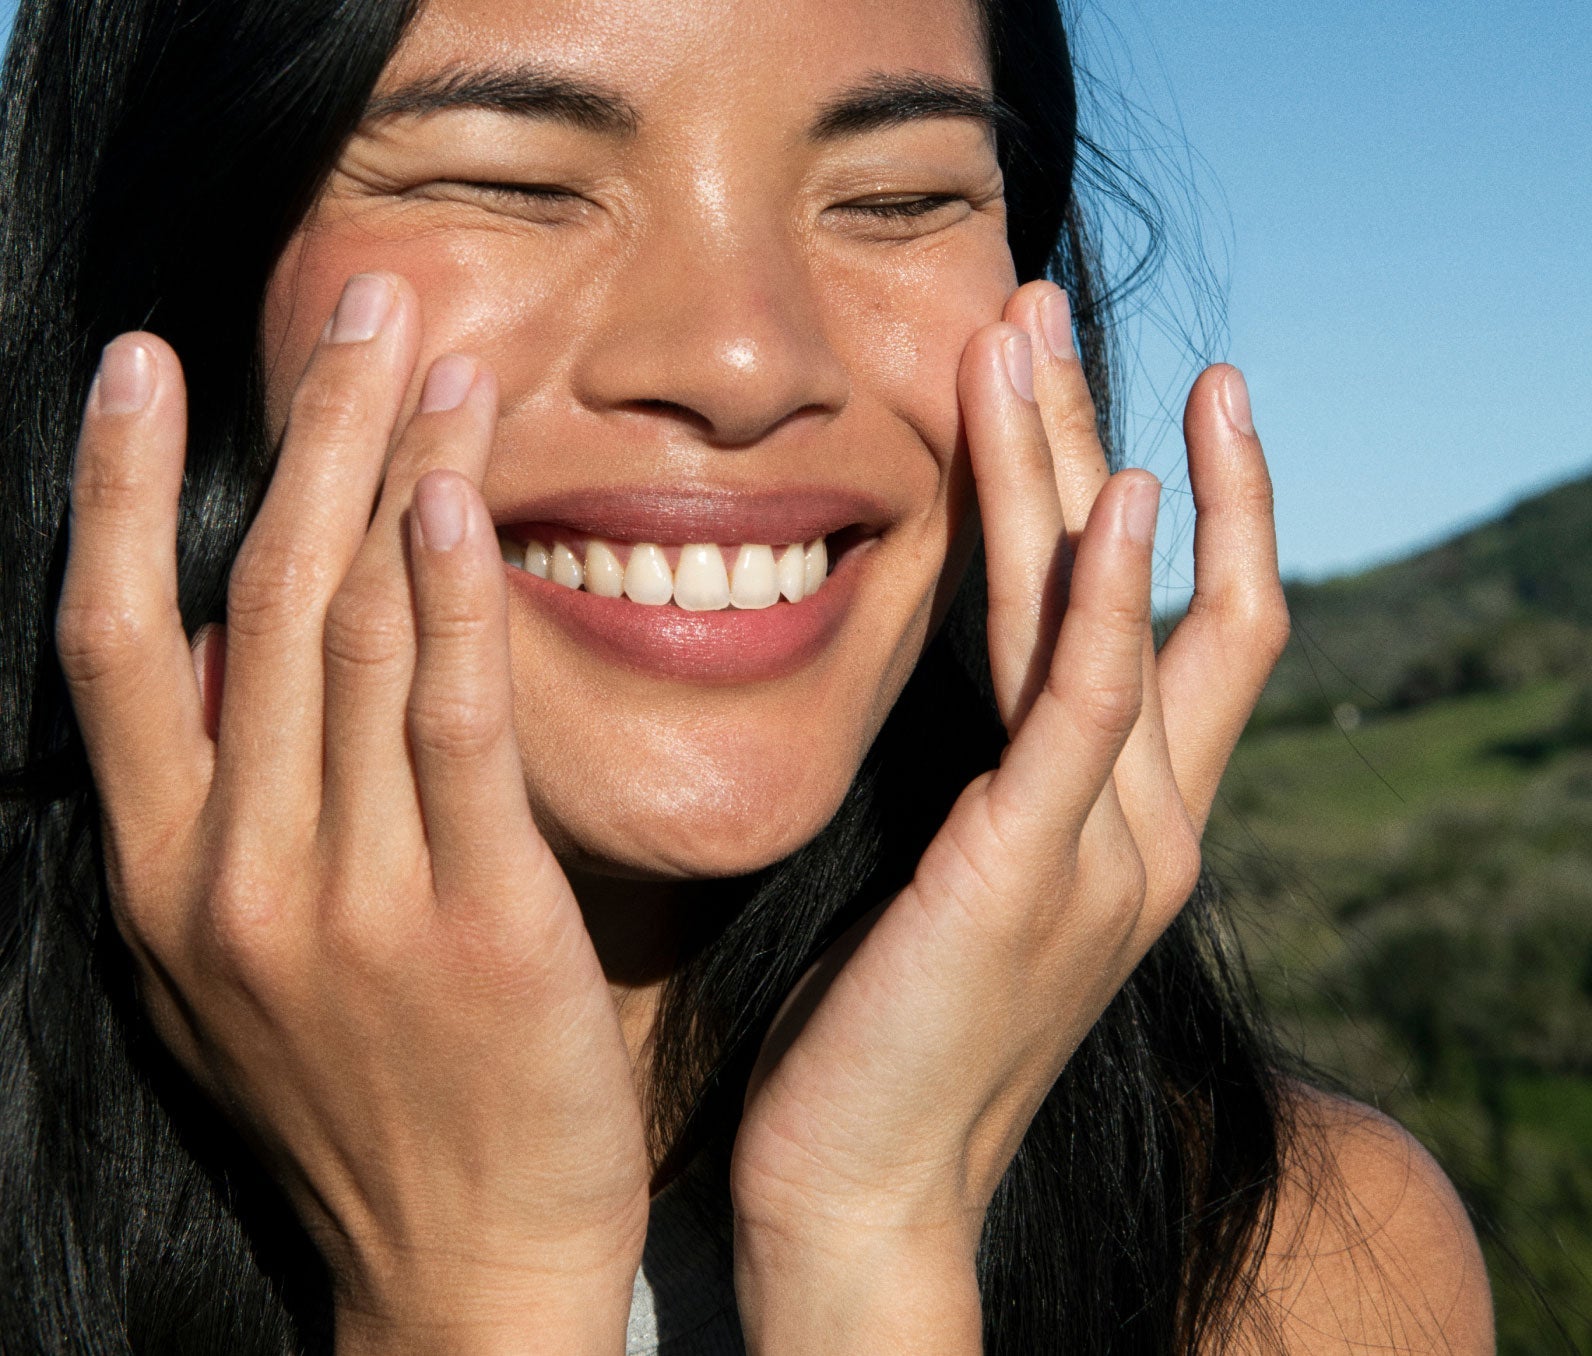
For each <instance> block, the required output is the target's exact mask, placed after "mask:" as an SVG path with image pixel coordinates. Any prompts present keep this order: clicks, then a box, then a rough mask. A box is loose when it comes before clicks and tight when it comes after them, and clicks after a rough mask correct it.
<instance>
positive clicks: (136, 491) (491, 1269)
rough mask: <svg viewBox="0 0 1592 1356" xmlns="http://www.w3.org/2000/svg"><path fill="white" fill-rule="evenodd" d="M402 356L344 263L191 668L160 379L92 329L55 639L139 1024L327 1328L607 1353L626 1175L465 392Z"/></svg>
mask: <svg viewBox="0 0 1592 1356" xmlns="http://www.w3.org/2000/svg"><path fill="white" fill-rule="evenodd" d="M418 349H419V324H418V305H417V303H416V300H415V297H414V294H413V291H412V290H411V289H410V288H409V287H408V285H407V284H405V283H404V282H402V281H401V280H399V279H395V278H392V277H389V276H386V275H371V276H368V277H364V278H356V279H353V280H351V281H350V284H349V287H348V289H347V291H345V293H344V297H343V300H342V302H341V303H340V305H339V309H338V314H337V318H336V320H335V321H334V322H333V323H332V324H331V325H329V326H328V330H327V334H326V336H325V338H324V339H323V342H322V343H321V345H320V346H319V347H318V348H317V350H316V352H315V353H314V355H313V357H312V358H311V360H310V362H309V365H308V368H307V370H306V372H305V374H304V377H303V379H302V381H301V382H300V384H299V387H298V389H297V392H296V394H295V397H294V400H293V404H292V409H291V412H290V415H289V417H288V423H287V429H286V432H285V434H284V437H283V441H282V447H281V455H280V461H279V464H278V466H277V470H276V473H275V475H274V477H273V479H272V483H271V486H270V490H269V493H268V494H267V496H266V498H265V502H264V504H263V506H262V508H261V509H260V512H259V515H258V517H257V518H256V520H255V522H254V524H253V526H252V527H251V529H250V531H249V534H248V537H247V539H246V541H245V543H244V545H243V548H242V550H241V551H240V553H239V555H238V559H237V562H236V564H235V566H234V568H233V570H232V575H231V579H230V582H229V591H228V611H227V626H226V628H225V631H224V634H223V632H222V631H221V630H219V629H209V630H207V631H206V632H204V633H202V635H201V638H200V640H199V643H198V645H197V646H196V650H195V653H194V654H193V655H190V651H189V644H188V640H187V638H186V636H185V635H184V634H183V630H182V626H181V622H180V619H179V614H178V610H177V571H176V527H177V502H178V490H179V486H180V484H181V479H182V469H183V455H184V438H185V429H184V421H185V403H184V390H183V381H182V373H181V370H180V367H179V365H178V362H177V359H176V356H175V355H174V354H173V353H172V351H171V350H170V349H169V348H168V347H167V346H166V345H165V344H164V343H163V342H162V341H161V340H159V339H157V338H155V337H154V336H153V335H149V334H134V335H123V336H121V337H120V338H118V339H117V340H116V341H115V342H114V343H113V344H111V345H110V346H109V347H108V349H107V354H106V357H105V359H104V360H103V364H102V367H101V371H100V374H99V376H98V378H97V380H96V383H95V388H94V390H93V391H92V392H91V393H90V396H89V399H88V403H87V409H86V411H85V415H84V422H83V430H82V435H81V441H80V445H79V449H78V457H77V464H76V470H75V477H74V483H73V492H72V527H71V551H70V556H69V559H68V564H67V570H66V578H65V583H64V591H63V596H62V602H61V609H60V613H59V617H58V624H57V635H58V641H59V650H60V656H61V662H62V667H63V669H64V671H65V673H66V676H67V679H68V681H69V683H70V686H71V691H72V698H73V702H74V705H75V708H76V712H77V716H78V720H79V722H80V724H81V727H82V731H83V737H84V740H85V743H86V745H87V748H88V753H89V757H90V759H91V762H92V765H93V771H94V778H95V783H96V786H97V788H98V791H99V795H100V799H101V804H102V809H103V815H104V828H105V844H106V867H107V875H108V879H109V882H110V888H111V902H112V907H113V910H114V914H115V917H116V921H117V924H118V926H119V928H120V929H121V932H122V935H123V937H124V938H125V939H126V942H127V944H128V946H129V948H130V950H131V951H132V954H133V956H134V958H135V961H136V963H137V967H138V972H139V976H140V981H141V988H142V990H143V994H144V997H145V999H146V1002H147V1005H148V1008H149V1011H150V1014H151V1016H152V1018H153V1020H154V1023H155V1026H156V1027H157V1029H158V1030H159V1032H160V1034H161V1036H162V1037H163V1039H164V1040H165V1041H166V1043H167V1044H168V1045H169V1046H170V1047H171V1049H172V1050H173V1051H174V1052H175V1054H176V1056H177V1058H178V1059H179V1060H180V1061H181V1062H182V1063H183V1065H184V1066H185V1067H186V1068H187V1069H188V1071H189V1072H190V1073H191V1074H192V1075H193V1076H194V1078H195V1079H196V1080H197V1081H198V1082H199V1083H200V1084H201V1085H202V1086H203V1087H204V1088H206V1089H207V1090H208V1091H209V1092H210V1093H211V1094H213V1095H214V1097H215V1098H216V1099H217V1100H218V1101H219V1102H220V1103H221V1105H222V1106H223V1107H225V1108H226V1109H227V1110H228V1111H229V1112H230V1113H231V1114H232V1115H233V1117H234V1118H235V1119H236V1120H237V1121H238V1123H239V1124H240V1125H241V1126H242V1127H243V1129H244V1130H245V1132H246V1133H247V1134H248V1135H249V1136H250V1137H251V1139H252V1140H253V1141H254V1142H255V1143H256V1144H257V1146H258V1148H259V1149H260V1151H261V1153H262V1155H263V1156H264V1158H265V1160H266V1161H267V1163H268V1164H269V1165H270V1166H271V1168H272V1169H273V1171H274V1172H275V1173H276V1174H277V1175H278V1176H279V1178H280V1180H281V1181H282V1183H283V1185H284V1186H285V1188H286V1190H287V1192H288V1195H289V1196H290V1198H291V1199H292V1201H293V1203H294V1205H295V1207H296V1209H297V1210H298V1212H299V1214H300V1216H301V1218H302V1220H303V1221H304V1223H305V1225H306V1226H307V1228H308V1229H309V1231H310V1233H311V1234H312V1236H313V1237H314V1238H315V1240H316V1242H317V1244H318V1246H319V1247H320V1248H321V1250H322V1252H323V1254H324V1256H325V1258H326V1261H327V1263H328V1264H329V1266H330V1267H331V1270H332V1274H333V1278H334V1283H335V1288H336V1297H337V1307H338V1346H339V1350H341V1351H346V1350H356V1349H357V1350H375V1349H388V1348H395V1347H401V1349H403V1350H424V1349H430V1348H431V1347H432V1346H435V1347H436V1348H437V1349H444V1348H445V1349H447V1350H449V1351H475V1350H495V1349H500V1348H501V1349H505V1350H507V1349H512V1350H524V1349H526V1347H525V1344H524V1338H525V1334H526V1330H527V1329H528V1328H529V1329H530V1330H532V1331H534V1332H535V1334H536V1341H537V1343H538V1345H537V1347H536V1349H537V1350H541V1351H552V1350H563V1349H566V1347H567V1348H568V1349H579V1350H599V1349H612V1350H617V1349H619V1345H620V1344H621V1342H622V1338H621V1336H620V1335H621V1334H622V1333H623V1331H624V1324H625V1319H626V1316H627V1314H628V1311H629V1301H630V1289H631V1282H632V1279H633V1278H634V1275H635V1271H636V1267H637V1265H638V1263H639V1260H640V1255H641V1244H642V1239H643V1237H644V1236H645V1232H646V1219H647V1200H648V1175H649V1174H648V1162H647V1156H646V1151H645V1145H644V1138H643V1134H642V1123H641V1116H640V1111H639V1108H638V1104H637V1099H636V1096H635V1093H634V1090H633V1087H632V1081H631V1069H630V1063H629V1059H628V1056H627V1054H626V1050H625V1044H624V1041H623V1039H622V1037H621V1033H620V1028H619V1024H618V1020H617V1018H616V1016H615V1012H614V1008H613V1004H612V1002H611V999H610V996H609V991H608V988H607V984H606V982H605V980H604V977H603V973H602V970H601V967H600V966H599V964H598V961H597V957H596V955H595V953H594V952H593V950H592V946H591V943H590V940H589V937H588V935H587V933H586V929H585V926H584V924H583V922H582V919H581V914H580V911H579V908H578V906H577V904H576V901H575V899H574V896H573V895H572V893H571V891H570V888H569V885H568V883H567V882H566V880H565V878H564V876H563V874H562V872H561V870H560V868H559V866H558V863H557V862H556V861H555V859H554V857H553V855H552V853H551V851H550V850H549V849H548V847H547V845H546V844H545V842H544V841H543V840H542V838H541V837H540V835H539V834H538V832H537V830H536V828H535V826H534V824H533V823H532V820H531V813H530V809H529V806H528V803H527V799H526V793H525V785H524V780H523V776H522V772H521V767H520V758H519V752H518V745H517V743H516V740H515V734H514V728H513V723H512V719H511V707H510V677H509V657H508V639H507V621H506V594H505V588H506V585H505V580H504V576H503V570H502V564H501V561H500V558H499V553H498V546H497V541H496V537H495V534H494V531H493V528H492V524H491V522H490V520H489V518H488V515H487V511H486V507H485V505H484V503H483V502H482V500H481V498H480V495H479V493H478V492H477V490H476V488H475V486H476V485H477V484H478V483H479V480H480V478H481V476H482V474H483V472H484V469H485V466H486V462H487V458H488V454H489V452H490V449H491V443H492V435H493V430H494V426H495V423H496V414H497V394H496V384H495V381H494V379H493V377H492V375H491V373H490V372H488V371H487V370H486V369H484V368H482V367H480V366H479V365H478V364H477V363H475V362H474V361H473V360H471V359H469V358H466V357H462V356H459V355H450V356H446V357H442V358H439V359H438V360H437V361H436V362H435V363H434V364H433V365H432V366H431V368H430V371H429V373H428V375H427V377H426V381H425V384H424V387H423V390H422V392H420V393H419V395H418V409H416V411H415V413H414V414H413V415H412V417H408V418H407V420H405V419H403V418H401V415H402V413H403V411H404V410H405V409H406V408H409V407H412V406H413V405H414V403H415V398H414V397H413V396H412V395H411V394H410V385H411V374H412V373H413V371H414V367H415V360H416V354H417V352H418ZM399 427H401V434H398V433H395V429H397V428H399ZM389 447H390V448H391V457H390V464H387V462H388V454H389ZM373 505H374V516H372V508H373ZM411 579H412V588H411ZM196 668H197V670H198V671H197V672H196Z"/></svg>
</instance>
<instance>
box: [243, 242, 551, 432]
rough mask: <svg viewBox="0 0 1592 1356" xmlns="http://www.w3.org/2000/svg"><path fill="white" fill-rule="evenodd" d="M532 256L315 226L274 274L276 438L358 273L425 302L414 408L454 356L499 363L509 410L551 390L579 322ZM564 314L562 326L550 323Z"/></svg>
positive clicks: (270, 299) (509, 245)
mask: <svg viewBox="0 0 1592 1356" xmlns="http://www.w3.org/2000/svg"><path fill="white" fill-rule="evenodd" d="M524 255H525V251H524V250H523V248H520V247H518V246H517V245H516V243H515V242H514V241H513V240H512V239H511V238H509V237H508V236H506V235H500V234H497V233H493V232H472V233H469V234H466V233H444V232H438V233H436V234H434V235H426V234H415V233H412V232H411V233H409V234H407V235H405V236H403V237H394V238H391V239H388V238H385V237H383V236H382V235H381V234H380V233H378V232H374V231H370V230H367V229H365V228H363V227H360V228H356V229H337V228H330V227H326V226H309V227H306V228H305V229H304V230H302V231H301V232H300V233H299V234H298V235H297V236H295V237H294V239H293V241H292V242H291V244H290V245H289V247H288V249H287V250H286V251H285V252H284V253H283V255H282V258H281V259H280V260H279V261H278V263H277V266H276V268H275V269H274V270H273V272H272V275H271V279H270V282H269V284H268V286H267V289H266V296H265V305H264V308H263V313H262V321H261V332H260V351H261V355H262V358H263V362H264V369H265V374H266V412H267V418H268V420H269V423H270V428H271V432H272V436H273V437H274V436H277V435H279V434H280V433H281V430H282V427H283V425H284V424H285V423H286V419H287V409H288V403H289V401H290V399H291V397H292V393H293V389H294V387H295V386H296V385H297V384H298V380H299V378H300V376H302V374H303V372H304V368H305V366H306V365H307V364H308V362H309V360H310V357H311V355H312V354H313V352H314V349H315V345H316V344H317V343H318V342H319V341H320V337H321V333H322V331H323V330H324V328H325V325H326V321H327V318H328V317H329V316H330V315H331V314H332V311H333V310H334V309H335V308H336V306H337V301H338V298H339V297H340V296H341V295H342V291H343V287H344V285H345V284H346V283H347V281H348V279H349V278H351V277H352V276H353V275H354V274H356V273H371V272H384V273H392V274H396V275H397V276H399V277H401V278H403V279H405V280H406V281H407V282H408V283H409V284H410V286H411V287H413V288H414V290H415V294H416V296H417V298H418V300H419V303H420V322H421V333H420V349H419V357H418V360H417V362H416V364H415V372H414V378H413V381H412V382H411V390H410V399H409V408H412V407H413V405H414V404H416V403H418V399H419V388H420V384H421V382H422V381H423V380H424V377H425V374H426V371H427V370H428V369H429V367H430V365H431V363H432V361H433V360H434V359H436V358H438V357H440V356H441V355H442V354H444V353H449V352H455V351H462V352H468V353H471V354H475V355H477V356H479V357H482V358H485V359H486V360H487V361H488V362H490V363H491V365H492V367H493V370H494V371H495V372H496V374H497V377H498V382H499V386H500V389H501V390H502V392H503V396H504V400H505V404H510V403H513V401H514V399H515V397H516V396H523V395H524V394H525V391H526V388H527V386H528V385H530V384H537V383H541V382H545V381H547V380H548V379H549V378H550V377H551V375H552V373H553V371H554V370H555V369H556V368H557V367H558V366H559V363H558V355H559V354H560V353H562V352H564V351H566V350H567V349H568V347H569V342H570V334H569V329H570V324H571V323H578V319H579V317H578V315H576V314H575V308H572V307H571V306H569V305H568V302H569V299H570V295H571V292H570V288H569V287H568V286H567V284H565V283H562V282H561V280H560V279H561V275H560V272H559V270H558V269H557V268H556V267H549V266H548V265H549V262H550V261H549V260H546V259H537V260H535V261H531V260H527V259H526V258H525V257H524ZM506 280H507V285H506ZM561 300H562V301H563V303H564V304H563V305H562V306H561V305H559V303H560V301H561ZM560 314H561V315H562V317H563V319H564V321H565V323H564V324H563V325H559V324H553V323H549V321H550V320H552V319H553V318H554V317H555V316H558V315H560ZM406 414H407V410H406Z"/></svg>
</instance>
